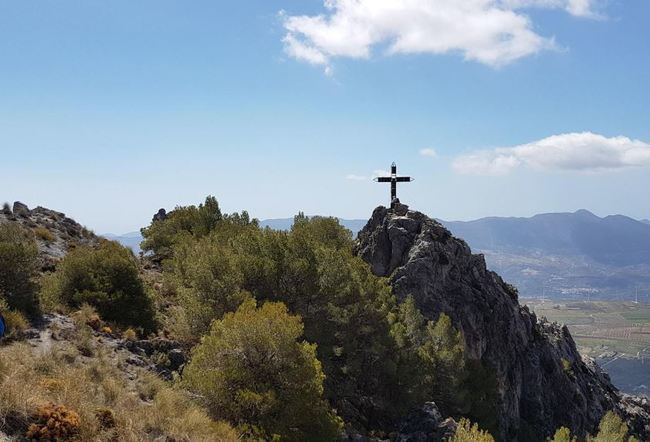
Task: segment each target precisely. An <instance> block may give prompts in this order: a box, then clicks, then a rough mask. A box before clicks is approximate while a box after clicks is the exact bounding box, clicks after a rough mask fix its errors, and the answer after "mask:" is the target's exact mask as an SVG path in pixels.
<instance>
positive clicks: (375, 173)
mask: <svg viewBox="0 0 650 442" xmlns="http://www.w3.org/2000/svg"><path fill="white" fill-rule="evenodd" d="M380 176H390V172H389V171H387V170H382V169H375V170H373V172H372V177H373V178H377V177H380Z"/></svg>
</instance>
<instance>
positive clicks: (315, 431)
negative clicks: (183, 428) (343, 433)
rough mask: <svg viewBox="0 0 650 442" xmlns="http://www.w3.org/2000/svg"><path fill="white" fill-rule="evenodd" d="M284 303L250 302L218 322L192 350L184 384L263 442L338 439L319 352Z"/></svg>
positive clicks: (218, 414) (338, 425)
mask: <svg viewBox="0 0 650 442" xmlns="http://www.w3.org/2000/svg"><path fill="white" fill-rule="evenodd" d="M302 333H303V324H302V322H301V320H300V318H299V317H297V316H293V315H290V314H289V313H288V311H287V308H286V306H284V305H283V304H281V303H265V304H264V305H263V306H262V307H260V308H256V306H255V303H254V302H253V301H248V302H245V303H244V304H242V306H241V307H240V308H239V309H238V310H237V311H236V312H235V313H228V314H226V315H225V316H224V318H223V319H222V320H219V321H215V322H214V323H213V325H212V329H211V331H210V334H209V335H208V336H206V337H204V339H203V341H202V342H201V344H199V345H198V346H197V347H196V348H195V349H194V351H193V355H192V360H191V362H190V363H189V365H188V367H187V368H186V370H185V372H184V383H185V385H186V386H187V387H188V388H189V389H190V390H192V391H194V392H196V393H198V394H199V395H200V396H201V397H202V398H204V400H205V402H206V405H207V406H208V407H209V409H210V410H211V411H212V413H213V415H214V416H215V417H220V418H225V419H227V420H229V421H230V422H232V423H233V424H235V425H239V426H240V428H242V429H244V430H247V431H248V432H249V433H254V434H255V435H257V436H259V435H263V436H264V438H265V439H271V438H273V437H276V436H280V437H281V438H282V440H288V441H302V440H313V441H331V440H336V439H337V438H338V436H339V433H340V430H341V423H340V420H339V419H338V418H337V417H336V415H335V414H334V412H333V411H332V410H331V409H330V408H329V405H328V404H327V402H326V401H325V400H324V399H323V398H322V394H323V379H324V375H323V372H322V370H321V365H320V362H319V361H318V359H317V358H316V346H315V345H312V344H308V343H307V342H304V341H302V342H301V341H299V339H300V337H301V335H302Z"/></svg>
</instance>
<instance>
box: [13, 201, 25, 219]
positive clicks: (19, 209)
mask: <svg viewBox="0 0 650 442" xmlns="http://www.w3.org/2000/svg"><path fill="white" fill-rule="evenodd" d="M12 212H13V213H14V215H16V216H28V215H29V207H27V205H26V204H23V203H21V202H20V201H16V202H15V203H14V207H13V210H12Z"/></svg>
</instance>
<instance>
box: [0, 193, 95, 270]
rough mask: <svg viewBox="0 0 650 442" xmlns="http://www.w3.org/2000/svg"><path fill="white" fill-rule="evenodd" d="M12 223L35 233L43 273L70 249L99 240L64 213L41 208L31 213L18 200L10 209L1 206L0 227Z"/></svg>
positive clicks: (6, 205)
mask: <svg viewBox="0 0 650 442" xmlns="http://www.w3.org/2000/svg"><path fill="white" fill-rule="evenodd" d="M12 222H13V223H18V224H20V225H22V226H23V227H25V228H26V229H27V230H29V231H31V232H32V233H33V234H34V239H35V240H36V243H37V245H38V250H39V261H40V265H41V268H42V269H43V270H52V269H53V268H54V266H55V265H56V263H57V262H58V261H59V260H60V259H62V258H63V257H64V256H65V254H66V253H67V252H68V251H69V250H70V249H71V248H74V247H76V246H79V245H88V244H94V243H96V242H97V241H98V240H99V238H98V237H97V236H96V235H95V234H94V233H93V232H91V231H90V230H88V229H86V228H85V227H84V226H82V225H81V224H79V223H77V222H76V221H75V220H73V219H72V218H68V217H67V216H65V214H64V213H61V212H57V211H54V210H51V209H46V208H45V207H40V206H39V207H36V208H34V209H31V210H30V209H29V207H28V206H27V205H26V204H23V203H21V202H20V201H16V202H14V204H13V206H9V204H4V207H2V210H0V224H1V223H12Z"/></svg>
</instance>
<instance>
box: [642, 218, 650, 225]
mask: <svg viewBox="0 0 650 442" xmlns="http://www.w3.org/2000/svg"><path fill="white" fill-rule="evenodd" d="M641 222H642V223H644V224H650V219H642V220H641Z"/></svg>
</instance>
